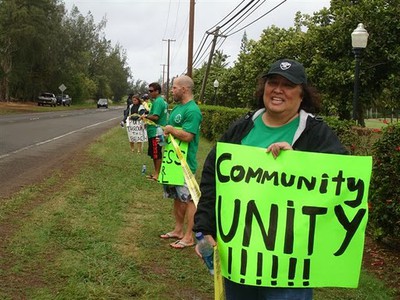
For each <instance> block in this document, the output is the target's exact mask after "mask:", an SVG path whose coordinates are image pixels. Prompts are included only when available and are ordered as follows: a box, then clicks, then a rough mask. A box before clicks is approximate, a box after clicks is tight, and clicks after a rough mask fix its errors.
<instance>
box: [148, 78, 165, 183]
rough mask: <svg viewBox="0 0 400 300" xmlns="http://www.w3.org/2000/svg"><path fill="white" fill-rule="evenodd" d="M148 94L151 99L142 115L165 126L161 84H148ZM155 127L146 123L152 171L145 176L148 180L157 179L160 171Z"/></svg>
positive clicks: (159, 152) (160, 152)
mask: <svg viewBox="0 0 400 300" xmlns="http://www.w3.org/2000/svg"><path fill="white" fill-rule="evenodd" d="M149 96H150V98H151V99H153V104H152V105H151V108H150V112H149V114H147V115H146V114H145V115H143V117H144V118H147V119H149V120H151V121H153V122H154V123H156V124H157V125H160V126H165V125H166V124H167V109H168V105H167V104H166V102H165V101H164V98H163V97H162V96H161V86H160V84H159V83H158V82H153V83H150V84H149ZM156 131H157V127H156V126H154V125H149V124H148V125H147V136H148V139H149V149H148V152H147V154H148V155H149V156H150V157H151V158H152V159H153V164H154V172H153V174H152V175H149V176H148V177H147V178H148V179H150V180H154V181H157V179H158V174H159V173H160V168H161V161H162V149H161V146H160V145H159V144H158V140H157V139H156V135H157V134H156Z"/></svg>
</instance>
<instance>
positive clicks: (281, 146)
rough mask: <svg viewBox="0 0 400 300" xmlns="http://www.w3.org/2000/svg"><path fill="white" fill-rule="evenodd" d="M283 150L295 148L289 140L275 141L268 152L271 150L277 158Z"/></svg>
mask: <svg viewBox="0 0 400 300" xmlns="http://www.w3.org/2000/svg"><path fill="white" fill-rule="evenodd" d="M281 150H293V148H292V146H290V145H289V143H287V142H278V143H273V144H271V145H270V146H269V147H268V148H267V151H266V152H267V153H269V152H271V153H272V156H273V157H274V158H277V157H278V155H279V153H280V152H281Z"/></svg>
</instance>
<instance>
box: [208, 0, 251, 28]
mask: <svg viewBox="0 0 400 300" xmlns="http://www.w3.org/2000/svg"><path fill="white" fill-rule="evenodd" d="M244 1H245V0H242V2H240V3H239V4H238V5H237V6H236V7H235V8H234V9H233V10H231V11H230V12H229V14H227V15H226V16H225V17H223V18H222V20H220V21H219V22H218V23H217V24H215V25H214V26H213V27H211V28H209V29H208V30H207V31H211V30H212V29H213V28H216V27H217V26H218V25H219V24H220V23H221V22H223V21H224V20H225V19H226V18H228V17H229V16H230V15H231V14H233V12H234V11H235V10H236V9H238V8H239V6H240V5H242V3H243V2H244Z"/></svg>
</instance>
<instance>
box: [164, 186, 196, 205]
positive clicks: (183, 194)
mask: <svg viewBox="0 0 400 300" xmlns="http://www.w3.org/2000/svg"><path fill="white" fill-rule="evenodd" d="M163 188H164V198H172V199H179V200H180V201H181V202H184V203H186V202H188V201H190V200H192V196H191V195H190V192H189V189H188V187H187V184H186V182H185V183H184V185H167V184H165V185H164V186H163Z"/></svg>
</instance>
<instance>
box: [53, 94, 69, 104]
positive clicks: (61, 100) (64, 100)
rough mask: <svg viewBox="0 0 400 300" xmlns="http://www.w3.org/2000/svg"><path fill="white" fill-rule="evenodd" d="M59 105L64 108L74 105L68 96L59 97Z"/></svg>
mask: <svg viewBox="0 0 400 300" xmlns="http://www.w3.org/2000/svg"><path fill="white" fill-rule="evenodd" d="M56 98H57V105H63V106H70V105H71V104H72V98H71V97H70V96H69V95H67V94H64V95H57V97H56Z"/></svg>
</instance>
